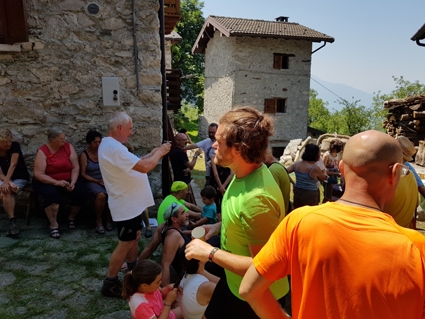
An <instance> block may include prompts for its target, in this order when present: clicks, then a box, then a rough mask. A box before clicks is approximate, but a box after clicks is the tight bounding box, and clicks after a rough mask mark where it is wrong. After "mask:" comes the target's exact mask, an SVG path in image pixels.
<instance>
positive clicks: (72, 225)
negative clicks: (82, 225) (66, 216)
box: [68, 220, 77, 229]
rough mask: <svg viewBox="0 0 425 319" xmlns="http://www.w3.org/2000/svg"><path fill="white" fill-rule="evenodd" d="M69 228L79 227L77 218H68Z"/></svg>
mask: <svg viewBox="0 0 425 319" xmlns="http://www.w3.org/2000/svg"><path fill="white" fill-rule="evenodd" d="M68 228H69V229H75V228H77V225H76V224H75V220H68Z"/></svg>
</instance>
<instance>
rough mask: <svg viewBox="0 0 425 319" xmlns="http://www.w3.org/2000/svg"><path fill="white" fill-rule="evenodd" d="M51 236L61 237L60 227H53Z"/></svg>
mask: <svg viewBox="0 0 425 319" xmlns="http://www.w3.org/2000/svg"><path fill="white" fill-rule="evenodd" d="M50 237H51V238H54V239H59V238H61V234H60V233H59V229H57V228H51V229H50Z"/></svg>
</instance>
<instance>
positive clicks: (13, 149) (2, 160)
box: [0, 128, 30, 236]
mask: <svg viewBox="0 0 425 319" xmlns="http://www.w3.org/2000/svg"><path fill="white" fill-rule="evenodd" d="M29 179H30V175H29V174H28V170H27V167H26V165H25V162H24V158H23V157H22V151H21V147H20V145H19V143H18V142H12V132H11V131H10V130H8V129H6V128H2V129H0V201H2V202H3V207H4V210H5V212H6V214H7V217H8V218H9V228H8V230H7V232H6V236H16V235H18V234H19V228H18V225H17V223H16V218H15V194H16V193H17V192H18V191H19V190H20V189H22V188H23V187H24V186H25V185H26V184H27V183H28V180H29Z"/></svg>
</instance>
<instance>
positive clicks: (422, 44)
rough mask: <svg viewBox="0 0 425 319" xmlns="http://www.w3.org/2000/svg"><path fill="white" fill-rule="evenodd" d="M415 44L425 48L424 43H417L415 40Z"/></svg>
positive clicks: (417, 40)
mask: <svg viewBox="0 0 425 319" xmlns="http://www.w3.org/2000/svg"><path fill="white" fill-rule="evenodd" d="M416 44H417V45H419V46H420V47H425V43H421V42H419V39H416Z"/></svg>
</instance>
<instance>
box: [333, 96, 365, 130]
mask: <svg viewBox="0 0 425 319" xmlns="http://www.w3.org/2000/svg"><path fill="white" fill-rule="evenodd" d="M338 102H339V103H340V104H341V105H343V106H344V107H343V108H342V110H341V111H340V112H338V113H339V114H338V115H339V116H338V118H334V120H335V121H338V122H339V121H340V122H341V124H342V125H341V128H340V132H338V133H340V134H345V135H350V136H351V135H355V134H357V133H360V132H363V131H366V130H370V129H371V121H370V119H371V117H372V115H373V111H372V109H371V108H367V107H366V106H364V105H358V103H359V102H360V100H356V101H354V100H353V102H349V101H347V100H342V101H341V100H339V101H338Z"/></svg>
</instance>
